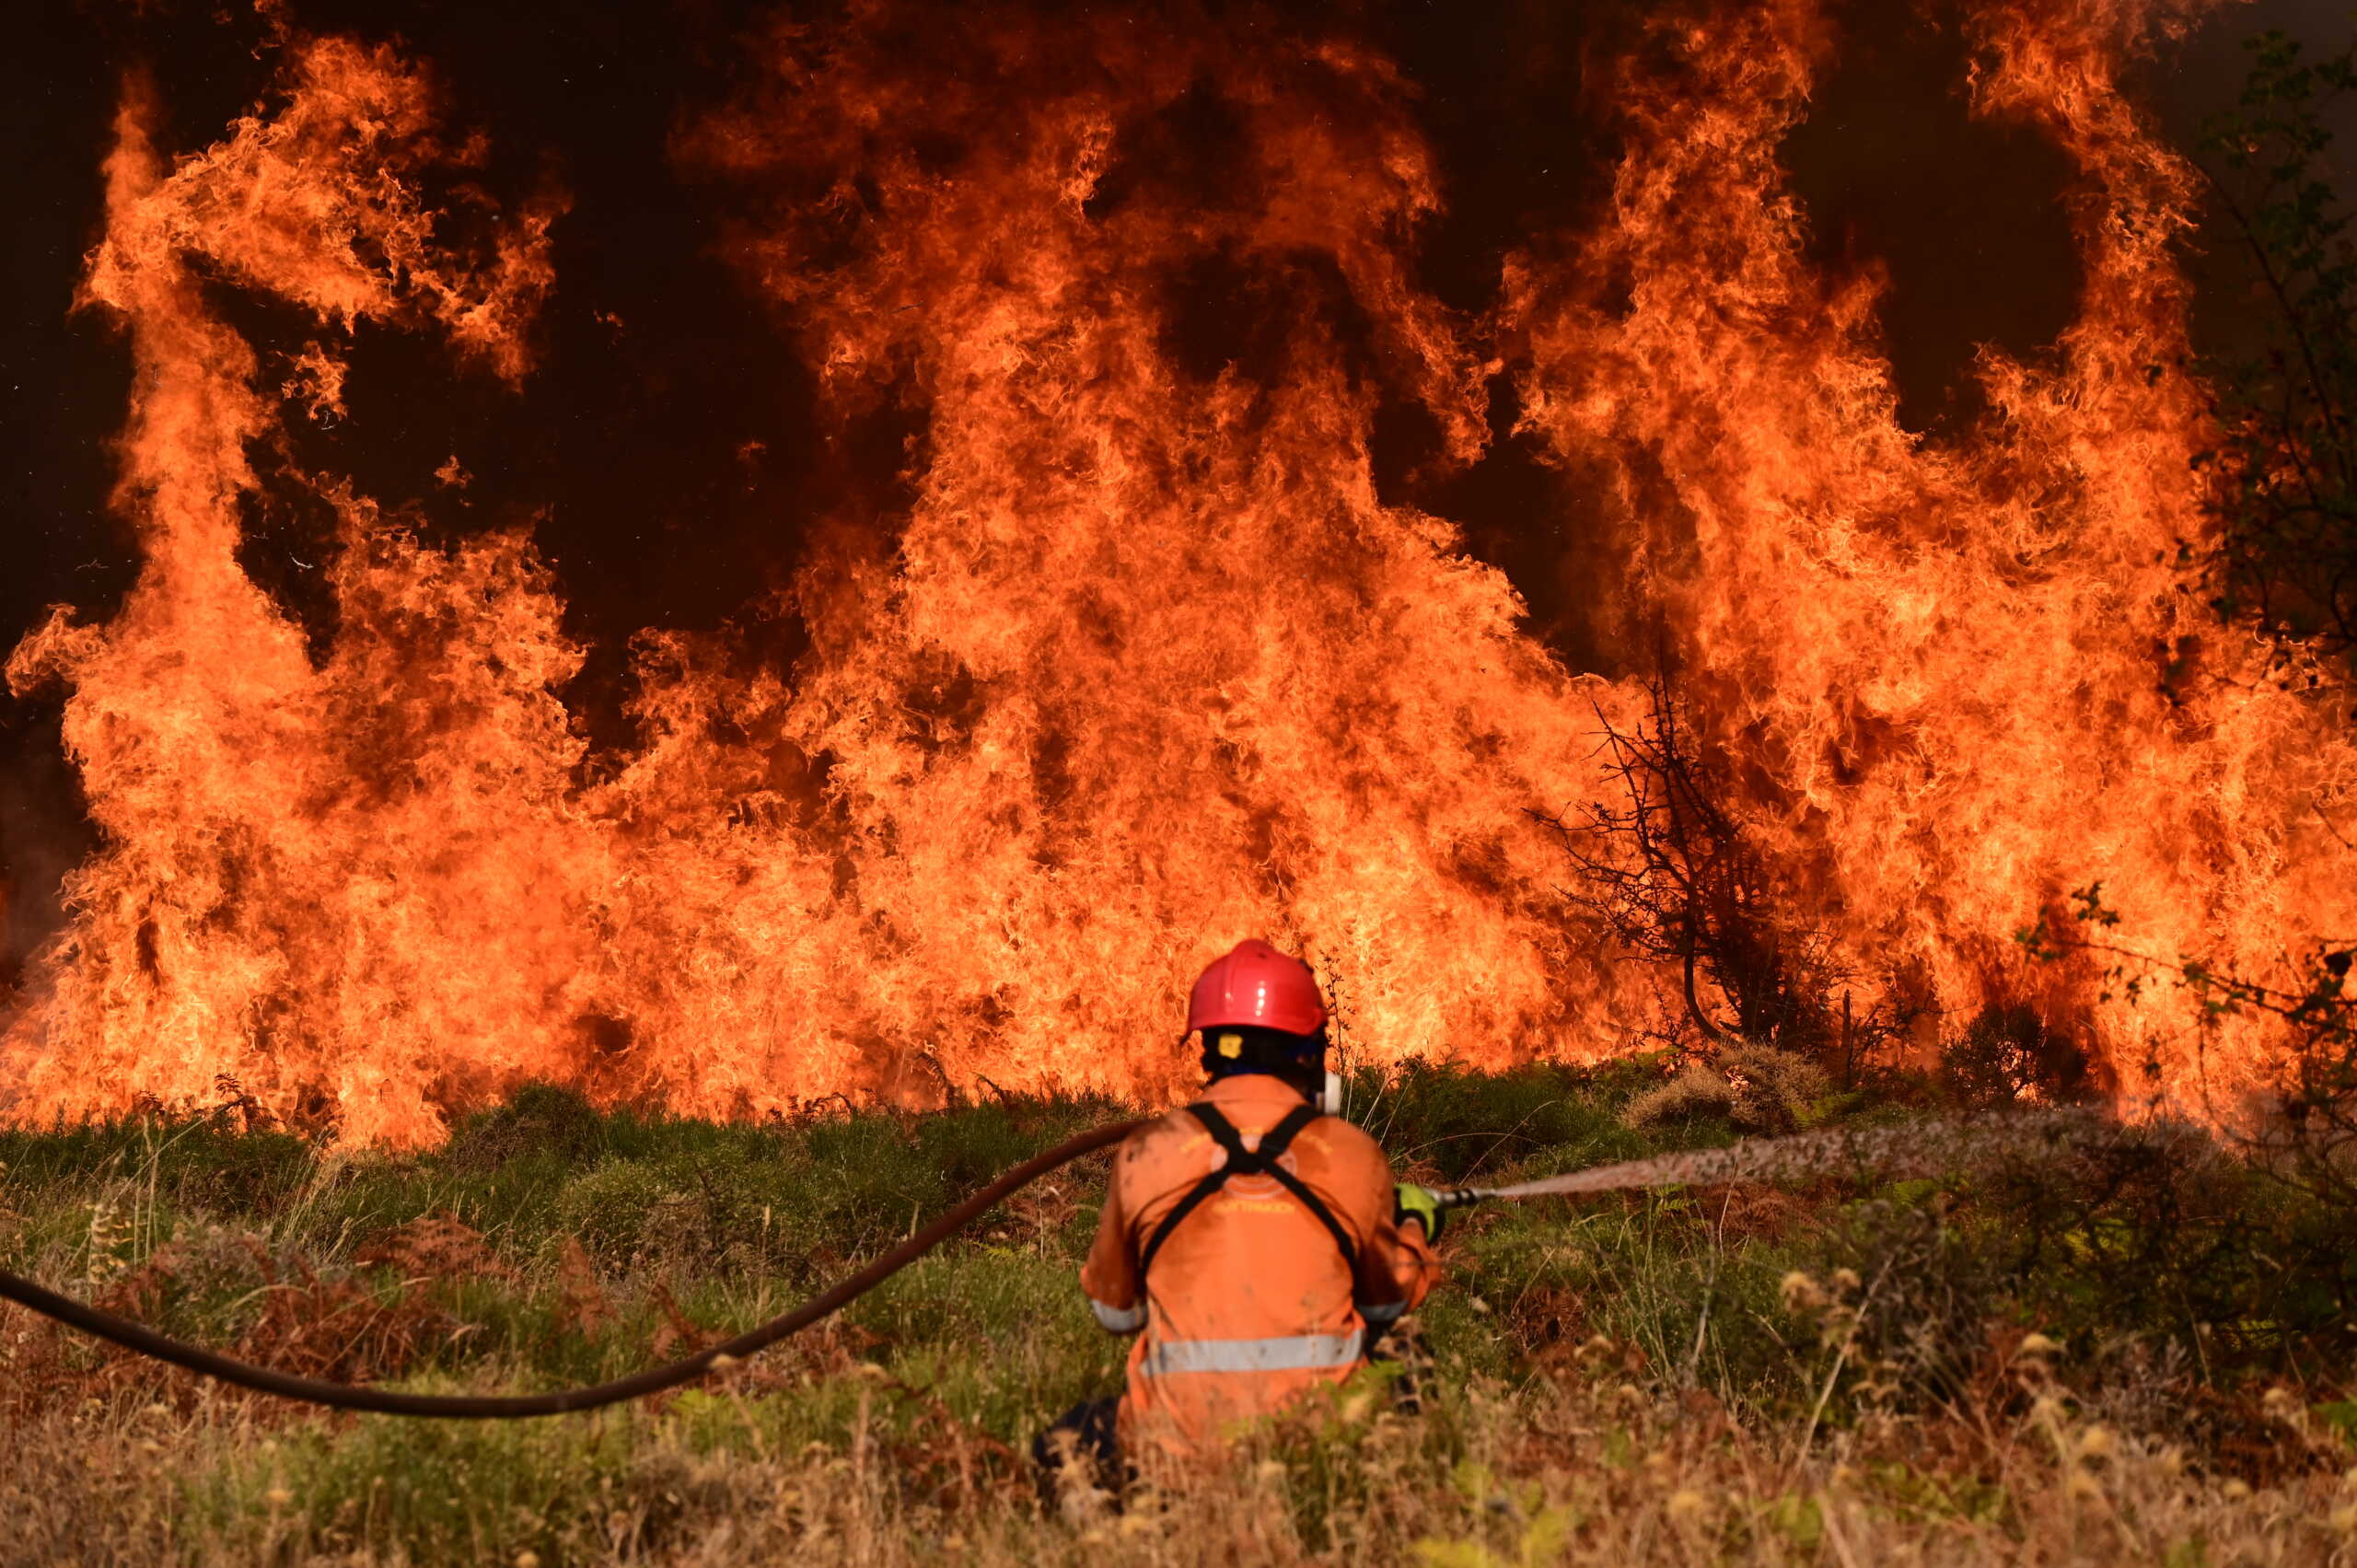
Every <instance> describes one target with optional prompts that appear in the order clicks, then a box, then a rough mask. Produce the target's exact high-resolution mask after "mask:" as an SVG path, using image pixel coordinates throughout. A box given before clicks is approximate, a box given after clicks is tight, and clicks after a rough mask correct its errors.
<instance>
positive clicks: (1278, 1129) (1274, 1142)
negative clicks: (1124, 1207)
mask: <svg viewBox="0 0 2357 1568" xmlns="http://www.w3.org/2000/svg"><path fill="white" fill-rule="evenodd" d="M1187 1111H1188V1114H1190V1115H1191V1116H1192V1117H1194V1119H1195V1120H1196V1121H1200V1122H1202V1124H1203V1130H1204V1131H1205V1132H1209V1133H1210V1134H1211V1135H1212V1140H1213V1142H1214V1143H1216V1144H1219V1146H1220V1147H1221V1148H1223V1149H1225V1150H1226V1151H1227V1162H1226V1163H1225V1165H1222V1166H1221V1167H1219V1168H1218V1169H1217V1170H1214V1171H1212V1172H1211V1173H1210V1174H1208V1175H1206V1176H1205V1177H1204V1178H1203V1179H1202V1180H1201V1181H1198V1182H1197V1183H1195V1185H1194V1187H1193V1188H1192V1189H1191V1190H1190V1191H1189V1192H1188V1193H1187V1195H1186V1196H1185V1197H1183V1198H1181V1199H1179V1202H1176V1203H1174V1204H1172V1205H1171V1208H1170V1212H1169V1213H1168V1214H1165V1215H1163V1216H1162V1223H1161V1224H1160V1225H1156V1226H1155V1227H1154V1234H1153V1235H1152V1236H1151V1237H1147V1238H1146V1244H1145V1248H1144V1250H1143V1251H1142V1252H1140V1253H1139V1255H1138V1273H1139V1274H1140V1275H1141V1276H1143V1275H1144V1273H1145V1272H1146V1271H1147V1270H1148V1269H1150V1268H1152V1267H1154V1255H1155V1253H1157V1252H1159V1251H1161V1250H1162V1244H1163V1243H1164V1242H1166V1241H1167V1240H1169V1239H1170V1233H1171V1232H1172V1231H1174V1230H1176V1229H1178V1228H1179V1221H1180V1220H1183V1219H1185V1218H1186V1217H1187V1216H1188V1215H1189V1214H1193V1213H1194V1212H1195V1210H1196V1208H1197V1207H1198V1206H1199V1205H1201V1204H1202V1202H1203V1200H1204V1199H1206V1198H1209V1197H1210V1196H1211V1195H1212V1194H1213V1193H1214V1192H1216V1191H1219V1190H1220V1189H1221V1188H1223V1187H1225V1186H1226V1185H1227V1179H1228V1178H1229V1177H1231V1176H1268V1177H1273V1178H1275V1179H1276V1180H1277V1182H1278V1184H1279V1185H1281V1186H1282V1187H1283V1188H1284V1190H1285V1191H1288V1192H1290V1193H1292V1194H1293V1195H1294V1196H1295V1197H1296V1198H1298V1199H1300V1200H1301V1202H1302V1203H1303V1205H1304V1206H1305V1207H1306V1208H1307V1209H1308V1210H1309V1212H1310V1213H1311V1214H1315V1215H1317V1216H1318V1223H1319V1224H1320V1225H1324V1226H1325V1227H1326V1230H1327V1233H1328V1234H1329V1235H1330V1236H1332V1237H1333V1238H1334V1245H1335V1246H1337V1247H1339V1248H1341V1249H1342V1261H1343V1262H1345V1263H1347V1264H1348V1265H1349V1266H1350V1269H1351V1272H1352V1273H1353V1274H1354V1275H1355V1274H1356V1273H1357V1272H1358V1266H1359V1249H1358V1245H1357V1243H1355V1242H1353V1240H1352V1239H1351V1233H1350V1231H1349V1230H1347V1229H1346V1228H1344V1226H1343V1225H1342V1222H1341V1220H1339V1219H1336V1218H1335V1217H1334V1211H1333V1210H1332V1209H1329V1208H1328V1207H1327V1206H1326V1202H1325V1201H1324V1200H1323V1199H1321V1198H1319V1197H1318V1194H1317V1193H1315V1192H1313V1191H1310V1190H1309V1185H1308V1183H1306V1182H1305V1181H1303V1180H1302V1179H1301V1178H1300V1177H1298V1176H1295V1174H1294V1173H1293V1172H1292V1171H1289V1170H1287V1169H1286V1168H1285V1167H1283V1166H1281V1165H1279V1164H1278V1163H1277V1156H1280V1155H1282V1154H1283V1153H1284V1152H1285V1147H1286V1145H1287V1144H1291V1143H1292V1142H1293V1140H1294V1134H1295V1133H1297V1132H1300V1131H1301V1130H1302V1129H1303V1128H1305V1127H1306V1126H1308V1125H1309V1124H1310V1123H1311V1122H1313V1121H1317V1120H1318V1109H1317V1108H1316V1107H1315V1106H1308V1105H1297V1106H1295V1107H1294V1108H1293V1109H1291V1110H1289V1111H1287V1112H1285V1114H1284V1120H1283V1121H1279V1122H1278V1123H1277V1124H1276V1125H1275V1126H1274V1127H1271V1128H1270V1129H1269V1130H1268V1131H1267V1132H1264V1133H1262V1134H1261V1135H1260V1147H1259V1148H1257V1149H1248V1148H1246V1147H1245V1146H1244V1139H1243V1138H1242V1136H1241V1135H1240V1134H1238V1133H1237V1131H1236V1126H1235V1124H1234V1123H1233V1122H1231V1121H1228V1119H1227V1118H1226V1117H1225V1116H1223V1115H1221V1114H1220V1112H1219V1108H1218V1107H1216V1106H1214V1105H1212V1104H1211V1103H1209V1102H1208V1101H1206V1102H1204V1103H1203V1104H1201V1105H1190V1106H1189V1107H1188V1108H1187Z"/></svg>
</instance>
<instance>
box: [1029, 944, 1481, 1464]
mask: <svg viewBox="0 0 2357 1568" xmlns="http://www.w3.org/2000/svg"><path fill="white" fill-rule="evenodd" d="M1187 1028H1188V1031H1189V1033H1190V1034H1191V1035H1194V1036H1196V1037H1198V1038H1199V1039H1200V1040H1201V1041H1202V1053H1203V1055H1202V1061H1203V1067H1204V1070H1205V1071H1206V1072H1208V1073H1209V1074H1210V1075H1211V1085H1210V1087H1209V1088H1208V1089H1206V1090H1205V1091H1204V1093H1203V1095H1202V1098H1201V1099H1200V1100H1198V1101H1197V1102H1196V1103H1195V1104H1193V1105H1190V1106H1188V1107H1187V1108H1186V1109H1182V1110H1174V1111H1172V1112H1170V1113H1169V1114H1168V1115H1167V1116H1165V1117H1163V1118H1161V1119H1160V1120H1159V1121H1155V1122H1153V1123H1151V1124H1149V1125H1147V1126H1146V1127H1144V1128H1142V1129H1140V1130H1139V1131H1138V1132H1133V1133H1132V1134H1131V1135H1130V1137H1129V1138H1128V1139H1127V1140H1126V1141H1124V1142H1123V1143H1122V1144H1121V1146H1120V1149H1119V1150H1118V1151H1117V1152H1116V1154H1115V1156H1114V1161H1113V1176H1112V1181H1111V1185H1110V1190H1109V1191H1108V1192H1107V1194H1106V1197H1105V1213H1104V1216H1103V1219H1102V1220H1101V1222H1100V1223H1099V1225H1098V1226H1097V1241H1096V1245H1095V1246H1094V1247H1092V1248H1091V1249H1090V1250H1089V1254H1088V1260H1087V1262H1086V1265H1084V1266H1083V1268H1082V1269H1081V1273H1080V1283H1081V1288H1082V1289H1083V1290H1085V1291H1086V1292H1087V1295H1088V1303H1089V1306H1090V1307H1091V1308H1092V1309H1093V1310H1094V1311H1095V1313H1096V1315H1097V1322H1098V1323H1100V1324H1102V1325H1103V1326H1104V1327H1105V1328H1106V1329H1107V1330H1110V1331H1111V1332H1113V1333H1117V1334H1135V1335H1137V1336H1138V1339H1137V1342H1136V1344H1135V1345H1134V1346H1132V1349H1131V1352H1130V1357H1129V1372H1128V1392H1127V1393H1126V1395H1124V1396H1123V1397H1122V1398H1121V1399H1120V1400H1118V1401H1115V1400H1101V1401H1097V1402H1096V1403H1093V1404H1084V1405H1081V1406H1079V1407H1076V1408H1075V1409H1074V1410H1073V1411H1069V1412H1068V1413H1067V1414H1066V1415H1065V1416H1064V1417H1063V1419H1062V1421H1060V1422H1058V1423H1056V1425H1055V1427H1053V1428H1051V1430H1050V1431H1049V1433H1048V1434H1044V1435H1043V1436H1042V1437H1041V1439H1040V1442H1039V1447H1038V1450H1037V1452H1038V1453H1039V1458H1040V1459H1041V1461H1042V1463H1043V1464H1047V1465H1052V1464H1053V1463H1054V1462H1055V1461H1056V1459H1057V1458H1058V1457H1059V1456H1060V1455H1062V1454H1068V1453H1070V1452H1072V1451H1074V1450H1078V1451H1079V1452H1081V1453H1082V1454H1083V1455H1084V1456H1085V1457H1086V1458H1089V1459H1091V1460H1093V1461H1095V1462H1096V1463H1097V1465H1098V1466H1099V1467H1101V1468H1102V1473H1104V1474H1105V1475H1107V1476H1108V1477H1109V1476H1110V1475H1111V1474H1112V1473H1114V1472H1113V1469H1112V1464H1113V1461H1114V1456H1115V1455H1116V1454H1117V1453H1118V1454H1119V1455H1120V1456H1121V1457H1123V1458H1128V1459H1129V1460H1131V1461H1132V1463H1135V1462H1136V1461H1138V1460H1140V1459H1143V1458H1146V1457H1147V1456H1149V1455H1150V1454H1160V1455H1164V1456H1169V1457H1178V1458H1184V1457H1186V1456H1189V1455H1192V1454H1197V1453H1200V1452H1202V1451H1203V1450H1204V1449H1206V1448H1211V1447H1213V1446H1217V1445H1218V1444H1219V1443H1220V1442H1221V1440H1222V1439H1223V1437H1224V1435H1225V1434H1226V1433H1227V1432H1229V1431H1230V1430H1231V1429H1233V1428H1234V1427H1235V1426H1236V1425H1237V1423H1240V1422H1244V1421H1248V1420H1249V1419H1250V1418H1252V1417H1254V1416H1258V1415H1262V1414H1266V1413H1267V1412H1269V1411H1273V1410H1276V1409H1277V1408H1279V1407H1280V1406H1282V1405H1283V1404H1284V1403H1285V1402H1286V1401H1288V1400H1292V1399H1294V1398H1295V1397H1296V1396H1298V1395H1300V1394H1301V1393H1303V1392H1304V1391H1305V1390H1307V1389H1312V1388H1319V1387H1322V1386H1326V1385H1330V1384H1334V1383H1339V1382H1341V1381H1342V1380H1343V1379H1344V1378H1346V1377H1348V1376H1350V1375H1351V1374H1352V1373H1353V1371H1355V1370H1356V1369H1358V1368H1359V1367H1361V1366H1363V1365H1365V1364H1366V1359H1367V1350H1368V1342H1369V1340H1370V1338H1372V1337H1374V1336H1376V1335H1379V1334H1380V1333H1381V1332H1382V1331H1383V1330H1386V1329H1387V1328H1388V1327H1389V1326H1390V1325H1391V1324H1392V1323H1393V1322H1394V1321H1396V1320H1397V1319H1398V1318H1399V1315H1400V1314H1401V1313H1403V1312H1405V1311H1407V1310H1409V1309H1410V1308H1411V1307H1415V1306H1416V1305H1417V1304H1418V1303H1419V1302H1421V1301H1422V1299H1423V1297H1424V1294H1425V1292H1426V1291H1428V1290H1429V1289H1430V1288H1431V1286H1432V1283H1433V1280H1434V1275H1435V1273H1436V1272H1437V1271H1436V1265H1435V1263H1434V1258H1433V1250H1432V1243H1433V1242H1434V1240H1435V1239H1436V1238H1437V1237H1438V1236H1439V1233H1440V1217H1441V1212H1440V1210H1439V1208H1438V1207H1437V1206H1436V1205H1435V1203H1434V1201H1433V1195H1432V1194H1431V1193H1430V1192H1428V1191H1425V1190H1424V1189H1423V1188H1421V1187H1417V1186H1414V1185H1411V1184H1407V1183H1401V1184H1399V1185H1396V1186H1395V1185H1394V1183H1393V1182H1392V1179H1391V1171H1390V1167H1389V1166H1388V1164H1387V1162H1386V1161H1385V1159H1384V1156H1383V1151H1382V1149H1381V1148H1380V1147H1379V1146H1377V1144H1376V1142H1375V1140H1374V1139H1373V1138H1370V1137H1368V1136H1367V1135H1366V1133H1364V1132H1362V1131H1360V1130H1359V1129H1358V1128H1356V1127H1354V1126H1353V1125H1352V1124H1351V1123H1349V1122H1348V1121H1343V1120H1342V1119H1341V1117H1339V1116H1335V1115H1329V1114H1326V1113H1325V1111H1324V1110H1323V1109H1321V1102H1322V1101H1323V1100H1324V1098H1325V1097H1326V1084H1327V1074H1326V1006H1325V1003H1324V1000H1323V999H1322V998H1321V997H1320V996H1319V994H1318V985H1317V982H1316V981H1314V980H1313V979H1312V978H1311V976H1310V972H1309V969H1308V966H1307V965H1306V964H1304V963H1302V962H1301V961H1300V960H1299V959H1297V958H1288V957H1286V956H1285V955H1284V954H1283V953H1280V952H1278V951H1277V950H1276V949H1275V948H1273V947H1270V946H1269V945H1268V944H1267V943H1265V942H1240V943H1238V944H1237V946H1236V947H1235V949H1234V950H1233V951H1231V952H1229V953H1227V954H1225V956H1224V957H1222V958H1218V959H1217V960H1215V961H1214V962H1213V964H1212V966H1211V967H1210V968H1209V969H1207V970H1204V971H1203V973H1202V978H1201V979H1200V980H1198V981H1195V987H1194V992H1193V994H1192V995H1191V996H1190V999H1189V1002H1188V1008H1187Z"/></svg>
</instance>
